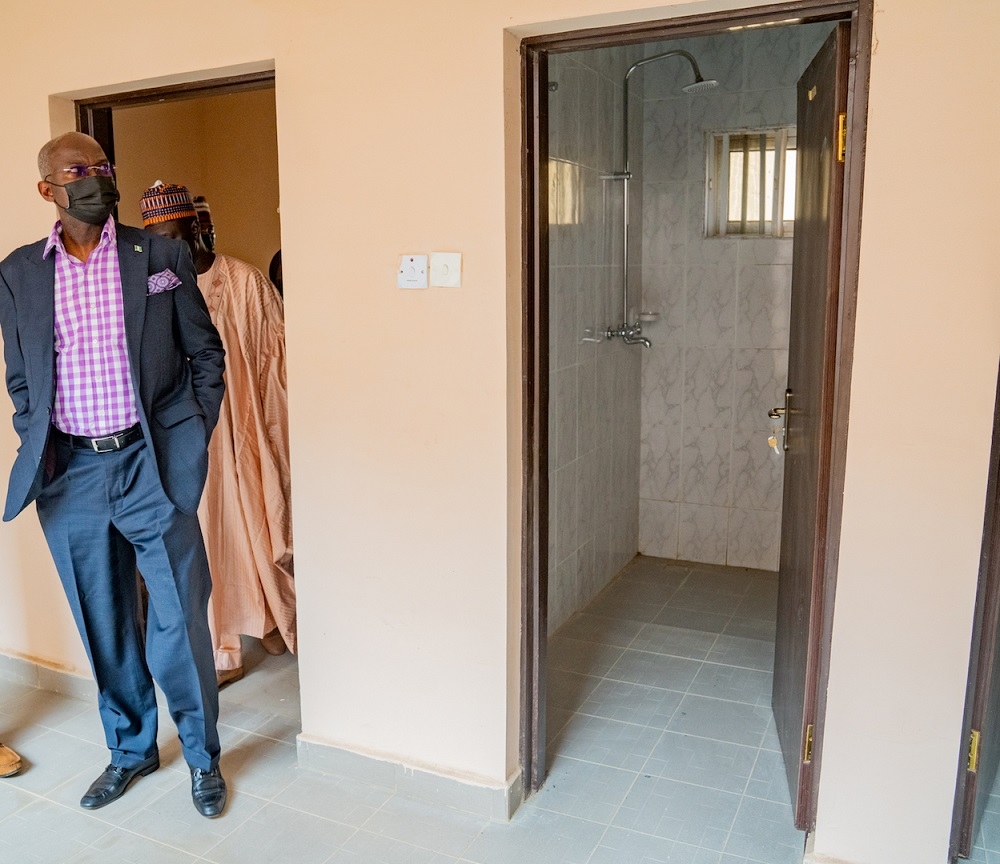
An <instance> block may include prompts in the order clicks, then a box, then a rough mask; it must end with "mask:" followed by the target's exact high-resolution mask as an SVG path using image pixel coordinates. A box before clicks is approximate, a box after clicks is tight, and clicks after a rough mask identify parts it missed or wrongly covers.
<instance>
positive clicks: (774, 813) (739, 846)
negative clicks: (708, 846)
mask: <svg viewBox="0 0 1000 864" xmlns="http://www.w3.org/2000/svg"><path fill="white" fill-rule="evenodd" d="M804 847H805V833H804V832H802V831H797V830H796V829H795V824H794V818H793V816H792V808H791V806H790V805H787V804H777V803H775V802H773V801H761V800H760V799H757V798H744V799H743V801H742V802H741V803H740V812H739V813H738V814H737V816H736V821H735V822H734V824H733V829H732V832H731V833H730V835H729V840H728V841H727V843H726V848H725V852H726V853H727V854H729V855H737V856H739V855H742V856H744V857H745V858H747V859H748V860H750V861H759V862H761V864H801V861H802V852H803V848H804Z"/></svg>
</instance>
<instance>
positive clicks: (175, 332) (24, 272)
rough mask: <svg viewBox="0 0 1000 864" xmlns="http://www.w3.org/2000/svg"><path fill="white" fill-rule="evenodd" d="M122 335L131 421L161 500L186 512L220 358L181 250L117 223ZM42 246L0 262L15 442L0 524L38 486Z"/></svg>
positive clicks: (42, 400)
mask: <svg viewBox="0 0 1000 864" xmlns="http://www.w3.org/2000/svg"><path fill="white" fill-rule="evenodd" d="M117 231H118V244H117V245H118V261H119V270H120V271H121V281H122V301H123V306H124V316H125V338H126V342H127V346H128V358H129V365H130V368H131V373H132V386H133V389H134V391H135V393H136V397H137V401H138V405H136V408H137V410H138V412H139V422H140V424H141V425H142V431H143V433H144V435H145V438H146V441H147V443H148V444H151V445H152V446H151V450H152V454H153V457H154V459H155V462H156V467H157V471H158V472H159V475H160V482H161V483H162V484H163V489H164V491H165V492H166V494H167V497H168V498H169V499H170V500H171V501H172V502H173V503H174V505H175V506H176V507H177V508H178V509H179V510H181V511H183V512H185V513H194V512H196V511H197V509H198V502H199V501H200V499H201V493H202V490H203V489H204V486H205V476H206V473H207V470H208V440H209V437H210V436H211V434H212V430H213V429H214V428H215V424H216V422H217V421H218V419H219V407H220V405H221V404H222V394H223V391H224V384H223V380H222V374H223V370H224V362H223V358H224V356H225V352H224V351H223V348H222V340H221V339H220V338H219V334H218V331H217V330H216V329H215V326H214V325H213V324H212V319H211V318H210V317H209V314H208V307H207V306H206V305H205V300H204V298H203V297H202V295H201V291H200V290H199V289H198V281H197V275H196V274H195V270H194V264H193V263H192V261H191V252H190V250H189V249H188V247H187V246H186V245H185V244H184V243H181V242H180V241H177V240H168V239H166V238H164V237H159V236H157V235H154V234H148V233H146V232H145V231H139V230H138V229H136V228H130V227H129V226H127V225H118V226H117ZM46 242H47V238H46V240H40V241H38V242H37V243H32V244H31V245H29V246H22V247H21V248H20V249H16V250H15V251H14V252H12V253H11V254H10V255H8V256H7V258H5V259H4V260H3V261H0V329H2V332H3V351H4V359H5V360H6V362H7V390H8V392H9V393H10V398H11V400H12V401H13V402H14V430H15V431H16V432H17V434H18V437H19V438H20V439H21V445H20V447H19V448H18V451H17V458H16V459H15V460H14V466H13V468H12V469H11V473H10V482H9V484H8V486H7V503H6V506H5V508H4V514H3V519H4V521H5V522H7V521H9V520H11V519H13V518H14V517H15V516H16V515H17V514H18V513H20V512H21V511H22V510H23V509H24V508H25V507H26V506H27V505H28V504H29V503H31V502H32V501H34V500H35V498H36V497H37V496H38V493H39V492H40V491H41V490H42V487H43V486H44V484H45V465H46V458H45V455H46V450H47V448H48V446H49V432H50V430H51V428H52V427H51V420H52V406H53V403H54V400H55V252H51V253H49V255H48V257H47V258H45V259H43V258H42V253H43V252H44V251H45V244H46ZM166 269H169V270H171V271H173V272H174V273H175V274H176V275H177V277H178V278H179V279H180V280H181V284H180V285H179V286H177V287H176V288H174V289H173V290H170V291H164V292H162V293H159V294H149V293H148V292H147V280H148V279H149V277H150V276H151V275H153V274H154V273H159V272H161V271H163V270H166Z"/></svg>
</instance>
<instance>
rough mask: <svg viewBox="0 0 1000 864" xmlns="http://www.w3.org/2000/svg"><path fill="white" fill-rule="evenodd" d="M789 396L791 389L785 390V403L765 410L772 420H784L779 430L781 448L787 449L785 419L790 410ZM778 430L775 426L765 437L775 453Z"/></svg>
mask: <svg viewBox="0 0 1000 864" xmlns="http://www.w3.org/2000/svg"><path fill="white" fill-rule="evenodd" d="M791 398H792V391H791V390H785V404H784V406H783V407H781V408H772V409H771V410H770V411H768V412H767V416H768V417H770V418H771V419H772V420H784V421H785V422H784V424H783V425H782V427H781V429H780V432H781V449H782V450H788V420H787V416H788V413H789V411H790V409H789V407H788V403H789V400H790V399H791ZM778 431H779V430H778V428H777V427H775V429H774V432H772V433H771V435H770V436H769V437H768V439H767V444H768V446H769V447H770V448H771V449H772V450H774V452H775V453H778V452H779V450H778V436H777V434H776V433H777V432H778Z"/></svg>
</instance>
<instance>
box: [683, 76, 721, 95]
mask: <svg viewBox="0 0 1000 864" xmlns="http://www.w3.org/2000/svg"><path fill="white" fill-rule="evenodd" d="M718 86H719V82H718V81H716V80H715V79H714V78H710V79H709V80H708V81H706V80H705V79H704V78H702V77H701V76H700V75H699V76H698V80H697V81H695V82H694V83H693V84H688V85H687V87H681V90H683V91H684V92H685V93H704V92H705V91H706V90H711V89H712V88H714V87H718Z"/></svg>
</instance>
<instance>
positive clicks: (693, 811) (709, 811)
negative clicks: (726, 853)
mask: <svg viewBox="0 0 1000 864" xmlns="http://www.w3.org/2000/svg"><path fill="white" fill-rule="evenodd" d="M739 806H740V796H739V795H735V794H733V793H731V792H722V791H719V790H718V789H706V788H705V787H703V786H692V785H690V784H688V783H680V782H678V781H676V780H666V779H663V778H660V777H646V776H645V775H642V774H640V775H639V777H638V778H637V779H636V781H635V783H634V784H633V786H632V790H631V791H630V792H629V794H628V797H627V798H626V799H625V802H624V803H623V804H622V806H621V808H620V809H619V811H618V814H617V815H616V816H615V819H614V822H613V823H612V824H614V825H615V826H617V827H619V828H626V829H628V830H631V831H638V832H640V833H642V834H652V835H653V836H655V837H662V838H664V839H666V840H676V841H678V842H680V843H685V844H687V845H689V846H700V847H702V848H704V849H710V850H713V851H716V852H722V851H723V849H724V847H725V845H726V840H727V839H728V837H729V831H730V829H731V828H732V826H733V823H734V822H735V820H736V814H737V812H738V810H739Z"/></svg>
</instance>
